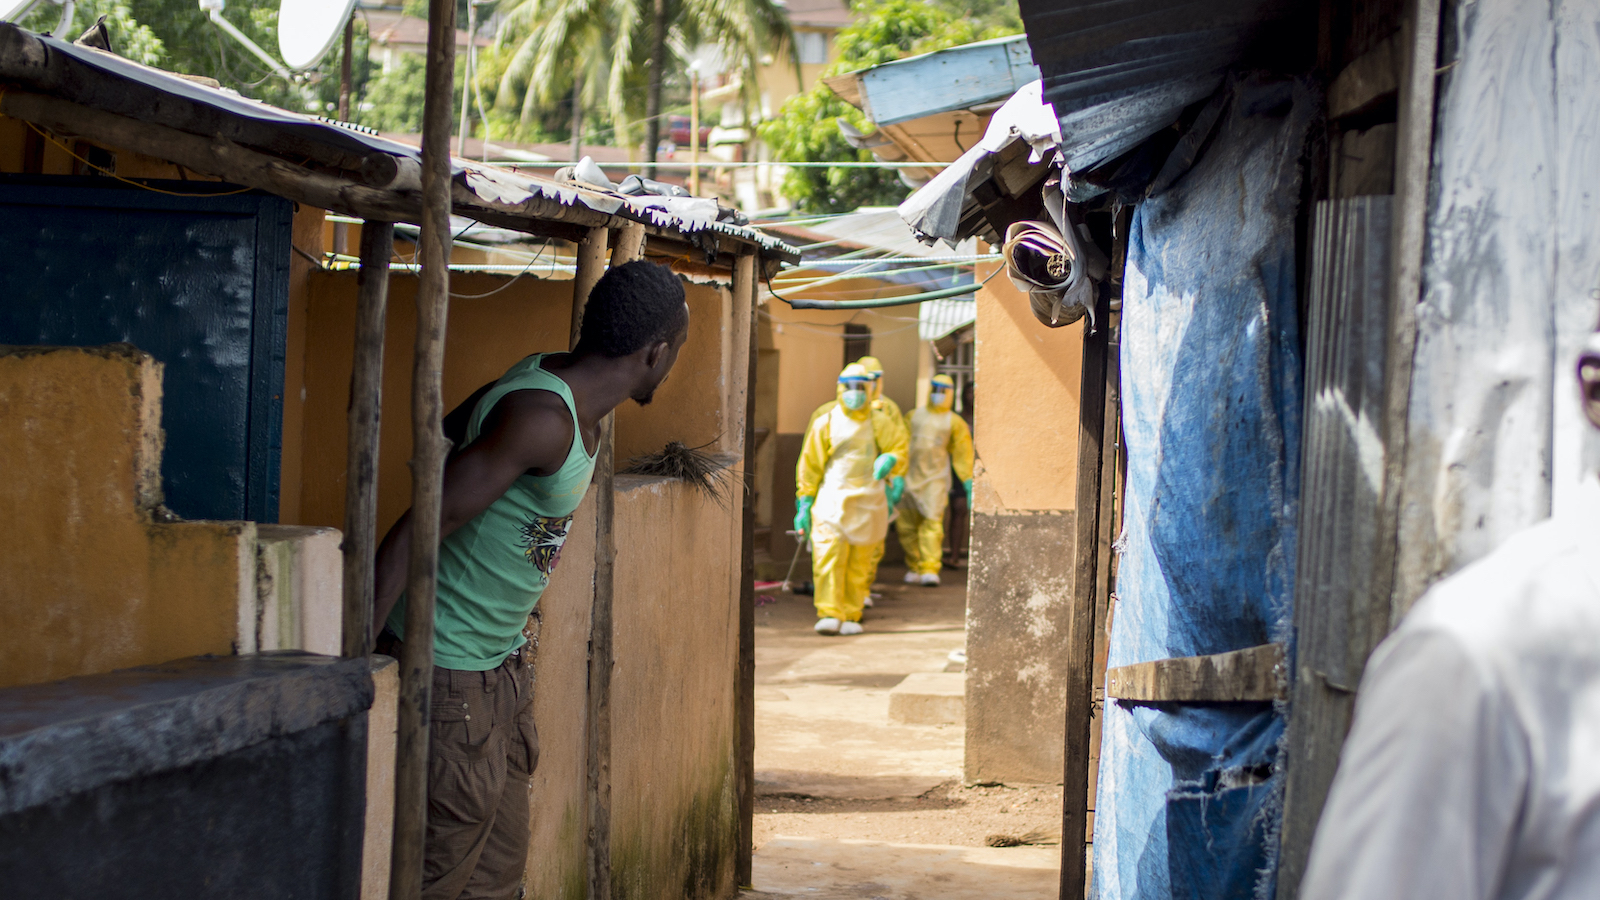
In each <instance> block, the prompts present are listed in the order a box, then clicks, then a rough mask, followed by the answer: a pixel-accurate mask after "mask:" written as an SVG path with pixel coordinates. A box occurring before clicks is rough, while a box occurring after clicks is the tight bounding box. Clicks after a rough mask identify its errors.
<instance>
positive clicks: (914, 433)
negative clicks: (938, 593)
mask: <svg viewBox="0 0 1600 900" xmlns="http://www.w3.org/2000/svg"><path fill="white" fill-rule="evenodd" d="M955 390H956V388H955V382H954V381H952V380H951V379H950V376H949V375H935V376H933V383H932V384H931V385H930V390H929V392H928V405H927V406H922V407H918V408H917V409H916V410H915V411H914V412H912V413H911V419H910V423H909V424H910V431H911V466H910V469H909V471H908V472H907V474H906V490H905V495H904V496H903V497H901V498H900V506H899V510H900V517H899V518H898V519H896V520H895V523H894V525H895V530H896V531H897V532H898V533H899V535H900V546H901V547H903V548H904V549H905V551H906V583H907V584H925V585H929V586H933V585H937V584H938V583H939V564H940V551H941V549H942V548H943V547H944V510H945V505H946V504H947V503H949V501H950V469H951V467H954V468H955V470H956V477H957V478H959V479H961V483H962V485H963V486H965V487H966V489H967V502H968V503H971V502H972V431H971V430H970V429H968V428H967V423H966V422H965V421H964V420H963V419H962V418H961V417H960V416H958V415H956V414H955V413H953V412H951V411H950V407H951V404H952V403H953V402H954V400H955Z"/></svg>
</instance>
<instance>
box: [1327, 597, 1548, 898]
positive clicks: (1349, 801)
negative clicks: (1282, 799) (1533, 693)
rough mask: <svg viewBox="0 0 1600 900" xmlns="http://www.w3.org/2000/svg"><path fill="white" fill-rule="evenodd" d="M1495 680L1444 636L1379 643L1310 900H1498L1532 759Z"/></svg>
mask: <svg viewBox="0 0 1600 900" xmlns="http://www.w3.org/2000/svg"><path fill="white" fill-rule="evenodd" d="M1402 627H1403V626H1402ZM1487 676H1488V672H1486V670H1485V669H1484V668H1483V667H1482V666H1481V665H1480V664H1478V663H1476V662H1475V661H1474V660H1473V658H1472V656H1471V655H1470V653H1469V652H1468V651H1467V650H1466V648H1464V647H1463V646H1462V645H1461V644H1460V643H1459V642H1458V640H1457V639H1456V638H1454V637H1453V636H1451V635H1448V634H1443V633H1440V632H1438V631H1435V630H1431V629H1430V630H1418V631H1412V632H1409V633H1400V632H1397V633H1396V634H1395V635H1393V636H1391V638H1390V640H1387V641H1385V642H1384V643H1383V644H1382V645H1380V646H1379V648H1378V650H1377V651H1376V652H1375V653H1374V654H1373V656H1372V660H1371V662H1370V663H1369V664H1368V666H1367V671H1366V674H1365V675H1364V676H1363V677H1362V679H1361V691H1360V693H1359V694H1358V695H1357V700H1356V711H1355V720H1354V722H1353V723H1352V725H1351V729H1350V737H1349V739H1348V740H1346V741H1345V745H1344V750H1343V752H1341V753H1340V755H1339V772H1338V774H1337V775H1336V776H1335V777H1334V780H1333V786H1332V788H1331V789H1330V790H1329V793H1328V802H1327V805H1326V806H1324V807H1323V810H1322V819H1321V822H1320V823H1319V824H1318V825H1317V833H1316V837H1315V839H1314V841H1313V843H1312V847H1311V859H1310V862H1309V864H1308V865H1307V868H1306V874H1305V878H1304V879H1303V880H1302V881H1301V884H1300V896H1301V897H1302V898H1304V900H1488V898H1492V897H1494V896H1496V892H1497V891H1498V889H1499V887H1500V881H1501V878H1502V875H1503V873H1504V871H1505V866H1506V862H1507V859H1508V857H1509V854H1510V850H1511V842H1512V837H1513V834H1514V833H1515V829H1516V822H1517V819H1518V816H1519V814H1520V812H1521V809H1522V798H1523V792H1524V790H1525V789H1526V785H1527V779H1528V759H1527V756H1526V749H1525V747H1524V745H1523V744H1522V742H1521V740H1520V736H1519V734H1518V732H1517V729H1516V728H1515V725H1514V717H1513V716H1512V715H1511V713H1510V709H1509V698H1508V697H1506V696H1505V695H1504V689H1503V688H1501V687H1500V686H1499V685H1496V684H1494V683H1493V682H1492V681H1490V680H1489V679H1488V677H1487Z"/></svg>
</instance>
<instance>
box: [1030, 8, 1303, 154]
mask: <svg viewBox="0 0 1600 900" xmlns="http://www.w3.org/2000/svg"><path fill="white" fill-rule="evenodd" d="M1020 7H1021V12H1022V21H1023V23H1024V25H1025V26H1026V28H1027V32H1028V44H1029V46H1030V47H1032V49H1033V61H1034V63H1035V64H1037V65H1038V66H1039V70H1040V72H1041V73H1043V80H1044V101H1045V102H1046V103H1049V104H1050V105H1051V106H1052V107H1054V109H1055V111H1056V115H1057V116H1058V117H1059V118H1060V119H1061V136H1062V156H1063V159H1064V161H1065V163H1066V165H1067V168H1068V170H1069V171H1083V170H1084V169H1087V168H1090V167H1093V166H1094V165H1097V164H1099V163H1101V162H1104V161H1106V160H1108V159H1111V158H1113V157H1115V156H1118V155H1120V154H1122V153H1125V152H1127V151H1128V150H1130V149H1132V148H1133V147H1134V146H1136V145H1138V144H1139V143H1140V142H1141V141H1143V140H1144V139H1145V138H1147V137H1149V136H1150V135H1152V134H1155V133H1156V132H1157V131H1160V130H1161V129H1162V128H1164V127H1166V126H1167V125H1169V124H1171V122H1172V121H1173V120H1174V119H1176V118H1177V116H1178V114H1179V113H1180V112H1181V111H1182V110H1183V108H1184V107H1186V106H1188V105H1190V104H1192V103H1195V102H1198V101H1199V100H1201V99H1204V98H1205V97H1207V96H1208V95H1210V94H1211V93H1212V92H1213V91H1215V90H1216V89H1217V87H1218V86H1219V85H1220V84H1221V83H1222V76H1223V73H1224V72H1226V71H1227V69H1228V67H1229V66H1230V65H1232V64H1233V63H1235V62H1237V61H1238V60H1239V59H1240V57H1241V56H1242V55H1243V54H1244V52H1245V50H1246V49H1247V48H1248V47H1249V46H1250V44H1251V43H1252V42H1253V41H1254V40H1255V39H1256V37H1257V36H1258V35H1259V34H1260V33H1261V31H1262V30H1263V29H1264V28H1266V27H1267V26H1268V25H1270V24H1271V23H1272V22H1274V21H1277V20H1280V19H1283V18H1285V17H1287V16H1288V15H1289V14H1290V13H1292V12H1294V11H1295V4H1294V3H1292V2H1290V0H1021V3H1020Z"/></svg>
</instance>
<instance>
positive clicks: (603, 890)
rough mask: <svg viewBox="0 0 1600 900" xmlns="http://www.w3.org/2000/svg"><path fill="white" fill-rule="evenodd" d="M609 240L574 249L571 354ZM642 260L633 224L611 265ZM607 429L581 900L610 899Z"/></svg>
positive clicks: (611, 512) (608, 434)
mask: <svg viewBox="0 0 1600 900" xmlns="http://www.w3.org/2000/svg"><path fill="white" fill-rule="evenodd" d="M609 239H610V236H609V234H608V233H607V230H606V229H604V228H595V229H591V230H590V232H589V233H588V234H587V235H585V236H584V239H583V240H582V241H580V242H579V244H578V270H577V272H576V273H574V277H573V285H572V343H571V346H572V348H573V349H574V350H575V349H577V347H578V335H579V333H580V332H581V330H582V325H583V310H584V307H585V306H586V305H587V304H588V302H589V293H590V291H592V290H594V286H595V284H596V283H598V282H599V281H600V277H601V276H602V275H603V274H605V269H606V244H607V242H608V241H609ZM643 255H644V226H643V225H642V224H634V225H630V226H628V227H626V228H623V229H620V231H619V233H618V235H617V240H616V243H615V246H614V247H613V248H612V250H611V265H613V266H620V265H622V264H623V263H625V262H631V261H633V260H635V259H639V258H641V257H642V256H643ZM612 423H613V416H612V414H610V413H607V414H606V417H605V418H604V419H602V420H600V439H599V442H598V444H597V445H596V447H595V459H594V482H593V483H594V490H595V520H596V521H595V539H594V595H593V598H592V605H591V608H590V613H589V660H588V662H589V673H588V678H589V680H588V688H587V693H586V695H585V699H586V710H585V720H586V723H587V729H586V738H585V754H584V755H585V768H584V851H585V860H584V862H585V881H586V884H587V896H588V897H589V898H591V900H610V897H611V669H612V666H613V665H614V663H615V658H614V655H613V652H612V608H613V597H614V593H613V591H614V588H615V568H614V566H615V561H616V537H615V531H614V526H615V521H616V489H615V468H614V464H613V457H612V446H613V440H612ZM578 439H580V440H581V439H582V436H581V435H580V436H579V438H578Z"/></svg>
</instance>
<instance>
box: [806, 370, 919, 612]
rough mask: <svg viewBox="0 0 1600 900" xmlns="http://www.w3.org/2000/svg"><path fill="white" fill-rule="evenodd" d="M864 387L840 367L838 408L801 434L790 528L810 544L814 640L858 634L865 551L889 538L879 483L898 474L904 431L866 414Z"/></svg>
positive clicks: (864, 377) (870, 561) (861, 373)
mask: <svg viewBox="0 0 1600 900" xmlns="http://www.w3.org/2000/svg"><path fill="white" fill-rule="evenodd" d="M871 382H872V379H871V377H870V376H869V375H868V374H867V372H866V370H865V369H864V368H862V366H861V365H860V364H858V363H851V364H850V365H848V366H845V367H844V371H843V372H841V373H839V385H838V389H837V390H838V402H837V403H836V404H834V406H833V407H832V408H831V409H829V410H827V411H826V412H824V413H823V414H822V415H819V416H818V417H817V419H816V421H814V422H812V423H811V426H810V427H809V428H807V429H806V436H805V441H804V443H803V444H802V446H801V450H800V463H799V465H798V466H796V467H795V483H796V488H795V515H794V528H795V531H798V532H801V533H802V534H806V535H809V537H810V539H811V558H812V581H813V582H815V590H816V594H815V598H814V602H815V604H816V607H817V625H816V630H817V633H818V634H846V635H848V634H860V633H861V631H862V628H861V610H862V609H863V608H864V607H865V606H866V600H867V592H868V591H870V590H871V588H872V575H873V570H874V568H875V566H876V560H875V558H874V557H873V554H872V550H873V548H874V546H876V545H877V544H880V543H882V541H883V538H884V535H885V534H887V533H888V530H889V503H888V499H887V496H886V490H885V487H884V481H885V479H889V478H893V477H896V476H897V474H898V476H899V477H902V478H903V477H904V473H905V471H906V465H907V463H906V459H907V456H908V449H909V448H908V446H907V442H906V434H905V428H904V425H903V424H896V423H895V422H894V421H893V419H892V417H891V416H890V415H889V414H888V413H887V412H885V411H883V410H876V409H873V408H872V402H871V400H870V399H869V397H868V388H869V386H870V385H871ZM897 470H898V473H897Z"/></svg>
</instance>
